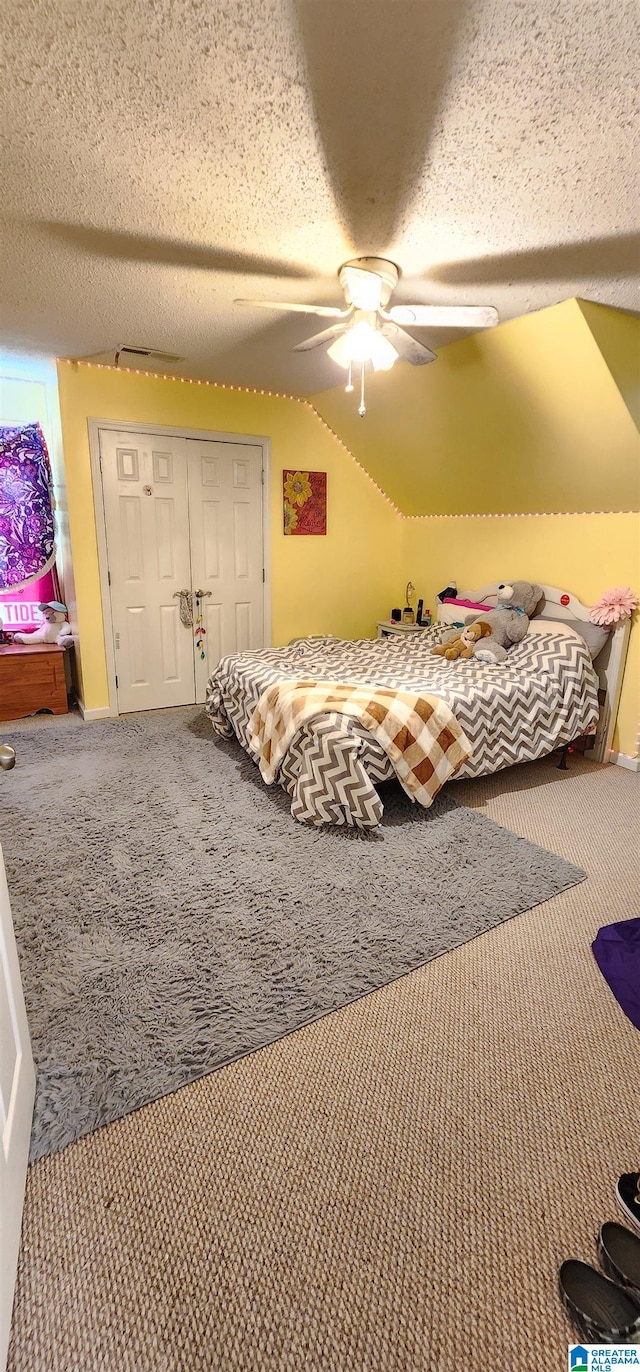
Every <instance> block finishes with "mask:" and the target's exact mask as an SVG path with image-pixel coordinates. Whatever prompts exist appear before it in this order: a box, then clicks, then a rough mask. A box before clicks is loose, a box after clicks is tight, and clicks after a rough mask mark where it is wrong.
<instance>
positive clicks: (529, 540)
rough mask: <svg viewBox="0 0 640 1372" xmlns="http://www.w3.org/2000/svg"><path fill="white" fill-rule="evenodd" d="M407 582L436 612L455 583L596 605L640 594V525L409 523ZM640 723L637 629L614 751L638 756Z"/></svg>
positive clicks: (623, 521)
mask: <svg viewBox="0 0 640 1372" xmlns="http://www.w3.org/2000/svg"><path fill="white" fill-rule="evenodd" d="M409 577H410V578H411V580H412V581H413V583H414V585H415V587H416V589H417V592H418V595H422V596H424V599H425V604H426V605H428V606H430V607H431V608H432V609H433V604H434V601H435V596H436V593H437V592H438V591H439V590H441V589H442V587H443V585H444V584H445V583H446V581H447V579H448V578H450V577H454V578H455V580H456V582H457V585H458V588H459V589H460V590H468V589H470V588H473V589H477V588H479V587H481V586H482V584H483V582H484V583H486V582H489V581H502V580H510V579H511V578H512V577H515V578H521V577H523V578H525V579H526V580H527V581H543V582H546V583H547V585H551V586H560V587H566V588H567V590H569V591H572V592H573V593H574V594H575V595H577V596H578V598H579V599H580V600H582V601H583V603H584V604H586V605H590V604H592V603H593V601H595V600H597V599H598V597H599V596H600V595H601V594H602V592H603V591H604V590H606V589H607V587H609V586H619V585H631V586H633V587H634V589H635V590H636V591H638V590H640V521H639V519H638V516H637V515H635V514H601V515H597V514H586V515H523V516H521V517H520V518H517V517H511V518H509V517H506V518H505V517H503V518H495V519H491V518H486V517H483V516H479V517H476V518H462V517H461V518H451V519H446V518H445V519H442V518H440V519H438V518H428V517H427V518H423V519H406V520H403V550H402V577H401V578H400V581H401V582H402V581H403V580H404V581H406V580H407V579H408V578H409ZM636 620H637V616H636ZM639 724H640V624H639V623H638V622H636V623H635V624H634V626H633V629H632V631H631V640H630V643H629V656H628V659H627V667H626V671H625V676H624V686H623V694H622V700H621V702H620V710H619V713H618V723H617V726H616V732H615V736H614V741H613V747H614V749H615V750H616V751H619V752H622V753H626V754H628V755H629V756H630V757H635V756H637V754H638V727H639Z"/></svg>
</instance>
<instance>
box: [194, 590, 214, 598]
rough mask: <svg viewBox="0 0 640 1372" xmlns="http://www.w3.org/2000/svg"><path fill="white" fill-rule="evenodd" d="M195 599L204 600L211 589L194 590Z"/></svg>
mask: <svg viewBox="0 0 640 1372" xmlns="http://www.w3.org/2000/svg"><path fill="white" fill-rule="evenodd" d="M193 594H194V596H195V598H196V600H204V598H205V596H206V595H211V591H194V593H193Z"/></svg>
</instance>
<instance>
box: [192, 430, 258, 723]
mask: <svg viewBox="0 0 640 1372" xmlns="http://www.w3.org/2000/svg"><path fill="white" fill-rule="evenodd" d="M187 461H188V474H189V510H190V523H191V568H192V584H193V592H194V619H195V616H196V614H197V612H198V609H200V611H201V613H202V622H203V625H204V628H205V630H206V633H205V637H204V644H203V651H204V652H205V658H204V660H203V658H202V657H201V653H200V652H198V650H197V648H196V659H195V668H196V700H198V701H203V700H204V698H205V690H206V685H207V681H208V679H209V677H210V675H211V672H212V671H213V668H214V667H215V666H216V663H218V662H219V661H220V658H221V657H224V656H225V655H226V654H227V653H241V652H244V650H245V649H246V648H262V647H263V645H264V583H263V576H264V572H263V552H262V448H258V447H253V446H252V445H250V444H248V443H247V444H244V443H242V444H241V443H221V442H218V441H216V442H213V441H212V440H209V439H207V440H205V441H203V442H200V441H199V440H198V439H192V438H189V439H187ZM198 591H201V592H202V596H201V597H198V596H197V592H198ZM194 627H197V626H194ZM194 641H195V637H194Z"/></svg>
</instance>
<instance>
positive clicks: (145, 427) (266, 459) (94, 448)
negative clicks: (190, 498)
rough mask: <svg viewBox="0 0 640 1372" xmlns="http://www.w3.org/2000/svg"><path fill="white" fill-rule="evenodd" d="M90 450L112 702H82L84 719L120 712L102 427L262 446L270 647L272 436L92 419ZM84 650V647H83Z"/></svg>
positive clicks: (268, 636) (265, 598) (266, 631)
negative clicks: (94, 705) (94, 706)
mask: <svg viewBox="0 0 640 1372" xmlns="http://www.w3.org/2000/svg"><path fill="white" fill-rule="evenodd" d="M87 425H88V429H89V453H90V457H91V482H92V485H93V506H94V511H95V517H96V537H97V544H98V570H99V574H100V596H101V599H102V626H103V632H104V650H105V656H106V660H107V681H108V685H109V705H108V706H107V707H104V706H103V707H102V708H101V709H98V710H85V707H84V703H83V702H82V701H79V705H80V709H81V711H82V714H83V716H84V718H85V719H113V718H115V717H116V716H117V714H118V692H117V687H116V658H115V649H114V646H113V621H112V617H111V592H110V590H109V576H108V567H109V564H108V555H107V526H106V520H105V509H104V492H103V489H102V469H101V467H100V429H110V430H112V431H116V432H118V431H120V432H122V433H138V434H166V435H169V436H170V437H171V438H195V439H198V440H200V441H204V440H205V439H207V440H209V439H211V440H213V442H214V443H215V442H218V443H244V444H247V443H249V444H252V445H253V446H254V447H261V448H262V483H263V496H262V549H263V559H264V587H263V626H264V645H265V648H268V647H270V646H271V439H269V438H267V437H265V435H263V434H236V433H223V432H222V431H219V430H217V429H182V428H179V427H178V426H176V425H174V424H133V423H130V422H129V421H128V420H126V419H118V420H115V419H89V420H87ZM80 652H81V653H82V648H81V649H80Z"/></svg>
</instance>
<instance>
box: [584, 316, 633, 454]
mask: <svg viewBox="0 0 640 1372" xmlns="http://www.w3.org/2000/svg"><path fill="white" fill-rule="evenodd" d="M578 304H579V306H580V309H581V311H582V314H583V315H584V318H585V319H586V321H587V324H588V325H589V328H590V329H591V332H592V334H593V337H594V338H595V340H596V343H597V344H598V347H599V349H600V351H601V353H602V356H603V358H604V360H605V362H606V364H607V366H608V368H609V371H610V372H611V375H612V377H613V379H614V381H615V383H616V386H617V387H618V390H619V391H620V394H621V396H622V399H623V400H624V403H625V405H626V406H627V409H628V410H629V413H630V414H631V417H632V419H633V422H634V424H636V426H637V427H638V428H640V319H636V317H635V315H633V314H625V313H624V312H623V311H622V310H610V309H609V308H608V307H607V306H606V305H596V304H595V303H594V302H593V301H592V300H579V301H578Z"/></svg>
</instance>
